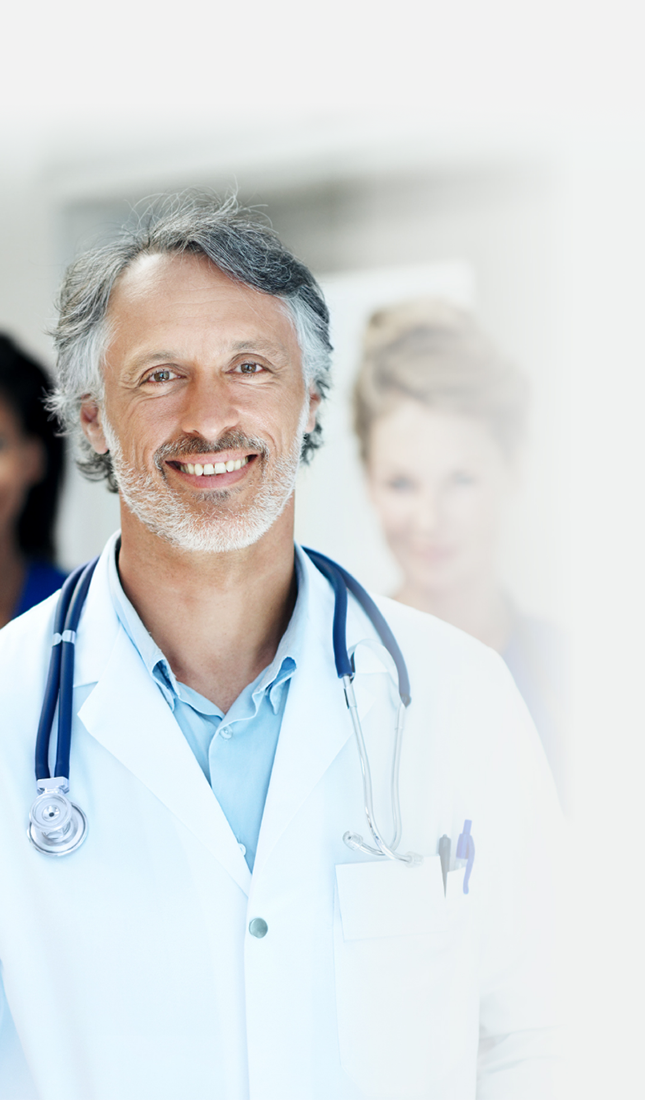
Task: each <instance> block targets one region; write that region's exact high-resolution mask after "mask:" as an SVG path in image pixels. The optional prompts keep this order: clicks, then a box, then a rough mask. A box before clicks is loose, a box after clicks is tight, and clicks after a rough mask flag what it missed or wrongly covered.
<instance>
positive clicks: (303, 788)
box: [254, 559, 372, 871]
mask: <svg viewBox="0 0 645 1100" xmlns="http://www.w3.org/2000/svg"><path fill="white" fill-rule="evenodd" d="M306 568H307V576H308V582H309V603H308V607H307V624H308V625H307V631H306V636H305V638H304V640H303V646H302V652H301V654H300V658H299V660H298V668H297V671H296V673H295V674H294V676H293V677H292V680H291V683H290V686H289V695H288V698H287V705H286V707H285V713H284V717H283V720H282V727H281V730H280V738H279V740H278V748H277V751H276V756H275V762H274V765H273V771H272V773H271V782H270V785H269V791H268V794H267V800H266V805H265V808H264V816H263V818H262V827H261V830H260V837H259V841H258V850H257V855H256V859H255V867H254V870H255V871H257V870H258V869H259V868H260V867H261V866H262V864H263V863H264V861H265V860H266V859H267V857H268V855H269V853H270V851H271V849H272V848H273V847H274V845H275V844H276V843H277V841H278V840H279V839H280V837H281V835H282V834H283V833H284V831H285V829H286V828H287V826H288V825H289V823H290V822H291V821H292V819H293V818H294V817H295V815H296V814H297V812H298V811H299V809H300V808H301V806H302V805H303V804H304V803H305V801H306V799H307V798H308V797H309V795H310V794H311V792H312V791H313V789H314V787H315V786H316V785H317V783H319V782H320V780H321V779H322V777H323V776H324V774H325V772H326V771H327V770H328V768H329V767H330V765H331V764H332V763H333V761H334V760H335V758H336V757H337V755H338V753H339V752H340V751H341V749H343V748H344V746H345V745H346V743H347V741H348V739H349V738H350V737H351V736H352V723H351V718H350V715H349V712H348V710H347V706H346V703H345V694H344V691H343V687H342V682H341V681H340V680H339V679H338V675H337V673H336V666H335V663H334V651H333V646H332V619H333V612H334V598H333V593H332V589H331V587H330V585H329V584H328V582H327V581H326V580H325V579H324V578H323V577H322V576H321V574H320V573H319V572H318V570H317V569H316V568H315V566H313V565H312V564H311V563H310V562H309V560H308V559H307V562H306ZM349 640H350V641H351V637H350V638H349ZM371 703H372V699H371V697H370V695H369V693H368V692H364V693H363V694H362V697H361V699H360V700H359V714H360V716H361V719H363V718H364V717H365V714H366V713H367V711H368V710H369V709H370V706H371ZM357 766H358V762H357Z"/></svg>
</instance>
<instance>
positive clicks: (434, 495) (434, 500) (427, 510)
mask: <svg viewBox="0 0 645 1100" xmlns="http://www.w3.org/2000/svg"><path fill="white" fill-rule="evenodd" d="M415 512H416V515H415V519H416V525H417V530H418V532H419V534H422V535H426V536H430V535H435V534H436V533H437V531H438V529H439V525H440V520H441V506H440V501H439V493H438V492H437V491H436V490H435V489H427V490H426V492H425V493H421V494H420V495H419V498H418V500H417V507H416V509H415Z"/></svg>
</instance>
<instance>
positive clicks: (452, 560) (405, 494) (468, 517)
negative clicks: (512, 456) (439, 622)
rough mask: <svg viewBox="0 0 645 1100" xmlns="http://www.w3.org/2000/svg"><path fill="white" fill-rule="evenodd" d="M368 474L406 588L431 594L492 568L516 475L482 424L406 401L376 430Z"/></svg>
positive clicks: (371, 440)
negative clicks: (505, 504)
mask: <svg viewBox="0 0 645 1100" xmlns="http://www.w3.org/2000/svg"><path fill="white" fill-rule="evenodd" d="M367 472H368V481H369V487H370V492H371V496H372V500H373V502H374V504H375V506H376V509H377V511H378V514H379V517H380V520H381V523H382V526H383V530H384V533H385V536H386V538H387V541H388V543H389V545H390V548H391V550H392V552H393V553H394V556H395V557H396V559H397V560H398V562H399V564H400V566H401V568H402V569H403V573H404V577H405V584H406V585H407V586H410V587H412V588H414V589H416V590H418V591H420V592H425V593H427V594H428V596H432V595H433V594H434V595H438V594H443V593H446V592H448V591H449V590H453V591H454V590H455V589H456V588H458V587H459V586H462V585H465V584H468V583H470V582H471V581H473V580H476V579H481V578H482V577H484V576H487V575H491V574H492V573H494V570H495V556H496V549H497V540H498V534H499V527H500V520H501V514H502V510H503V506H504V502H505V499H506V497H507V494H508V492H509V489H510V487H511V483H512V473H511V471H510V469H509V466H508V463H507V461H506V460H505V458H504V455H503V454H502V451H501V450H500V448H499V446H498V444H497V443H496V442H495V440H494V439H493V437H492V435H491V434H490V431H489V430H488V428H487V426H486V424H485V423H484V422H483V421H481V420H478V419H476V418H474V417H470V416H465V415H461V414H459V413H453V412H448V411H446V410H441V409H430V408H427V407H426V406H424V405H421V404H420V403H419V402H417V401H411V400H405V401H402V402H401V403H400V404H399V405H397V407H396V408H395V409H394V411H393V412H391V413H389V414H387V415H385V416H382V417H381V418H380V419H378V420H376V421H375V423H374V425H373V427H372V430H371V433H370V439H369V456H368V463H367Z"/></svg>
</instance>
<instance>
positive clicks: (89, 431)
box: [81, 394, 109, 455]
mask: <svg viewBox="0 0 645 1100" xmlns="http://www.w3.org/2000/svg"><path fill="white" fill-rule="evenodd" d="M81 428H82V429H83V435H84V436H85V438H86V439H87V441H88V443H90V444H91V445H92V447H93V448H94V450H95V451H96V453H97V454H99V455H104V454H107V452H108V450H109V447H108V445H107V443H106V441H105V436H104V435H103V428H102V426H101V410H100V409H99V407H98V405H97V403H96V401H95V400H94V399H93V398H92V397H90V395H89V394H86V395H85V396H84V397H83V398H81Z"/></svg>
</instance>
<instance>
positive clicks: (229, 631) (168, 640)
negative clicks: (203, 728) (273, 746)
mask: <svg viewBox="0 0 645 1100" xmlns="http://www.w3.org/2000/svg"><path fill="white" fill-rule="evenodd" d="M121 520H122V535H121V550H120V553H119V573H120V576H121V583H122V584H123V588H124V591H125V593H126V595H127V597H128V599H129V600H130V601H131V603H132V604H133V606H134V607H135V608H136V611H137V613H138V615H139V617H140V618H141V620H142V621H143V623H144V624H145V626H146V628H147V629H148V630H149V631H150V633H151V635H152V637H153V638H154V640H155V642H156V643H157V645H158V646H159V648H160V649H161V651H162V652H163V654H164V655H165V657H166V658H167V659H168V661H169V663H170V666H171V668H172V670H173V672H174V674H175V676H176V677H177V679H178V680H179V681H180V682H181V683H183V684H187V685H188V686H189V687H191V688H193V689H194V690H195V691H198V692H199V693H200V694H201V695H204V696H205V697H206V698H207V699H210V700H211V702H213V703H215V704H216V705H217V706H218V707H219V708H220V709H221V710H222V711H223V712H224V713H226V712H227V711H228V709H229V707H230V706H231V704H232V703H233V702H234V701H235V699H236V698H237V697H238V695H239V694H240V692H241V691H242V690H243V689H244V688H245V687H246V685H247V684H250V683H251V682H252V681H253V680H254V679H255V678H256V676H258V675H259V673H260V672H262V670H263V669H264V668H266V666H267V665H268V664H270V663H271V661H272V660H273V658H274V656H275V653H276V650H277V648H278V644H279V642H280V639H281V637H282V635H283V634H284V631H285V630H286V627H287V625H288V622H289V619H290V617H291V613H292V611H293V608H294V604H295V598H296V574H295V559H294V549H293V498H292V499H291V501H290V502H289V504H288V505H287V507H286V508H285V511H284V512H283V513H282V515H281V516H280V518H279V519H278V520H277V521H276V523H274V524H273V526H272V527H271V528H270V529H269V531H267V533H266V534H265V535H264V536H263V537H262V538H261V539H259V540H258V542H256V543H254V544H253V545H252V546H249V547H246V548H245V549H244V550H236V551H228V552H226V553H208V554H194V553H190V552H187V551H182V550H178V549H177V548H176V547H174V546H172V545H171V544H170V543H168V542H165V541H164V540H162V539H160V538H159V537H158V536H156V535H153V534H151V532H149V531H148V530H147V528H145V527H143V525H142V524H141V523H140V522H139V521H138V520H137V519H136V517H134V516H133V515H132V513H130V512H128V511H127V510H126V509H125V507H124V506H123V505H122V508H121Z"/></svg>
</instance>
